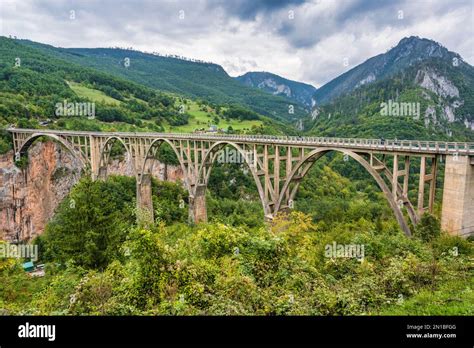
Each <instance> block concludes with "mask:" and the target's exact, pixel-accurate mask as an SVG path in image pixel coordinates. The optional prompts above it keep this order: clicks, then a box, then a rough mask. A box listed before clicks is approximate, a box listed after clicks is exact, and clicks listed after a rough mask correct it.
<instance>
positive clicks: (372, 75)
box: [305, 37, 474, 141]
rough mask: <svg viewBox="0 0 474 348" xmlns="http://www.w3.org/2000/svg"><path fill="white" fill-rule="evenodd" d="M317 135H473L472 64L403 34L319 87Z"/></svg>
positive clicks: (313, 120) (312, 123)
mask: <svg viewBox="0 0 474 348" xmlns="http://www.w3.org/2000/svg"><path fill="white" fill-rule="evenodd" d="M315 98H316V102H317V105H316V107H315V108H314V110H313V112H312V115H311V117H310V118H308V119H307V120H306V122H305V129H306V130H308V129H310V130H311V131H310V132H311V133H313V134H323V135H328V136H336V135H337V136H354V137H381V136H384V137H390V138H398V139H402V138H403V139H407V138H408V139H414V138H420V139H421V138H423V139H439V140H440V139H447V140H448V139H450V140H453V139H457V140H462V141H465V140H467V141H472V140H473V139H474V132H473V131H474V68H473V67H472V66H470V65H469V64H468V63H466V62H464V61H463V60H462V58H461V57H460V56H459V55H458V54H456V53H453V52H450V51H448V50H447V49H446V48H444V47H442V46H441V45H439V44H438V43H436V42H434V41H431V40H427V39H419V38H417V37H410V38H405V39H403V40H401V41H400V43H399V44H398V45H397V46H396V47H395V48H393V49H391V50H390V51H389V52H387V53H386V54H382V55H379V56H376V57H373V58H371V59H369V60H367V61H366V62H365V63H363V64H361V65H359V66H357V67H355V68H354V69H352V70H350V71H348V72H347V73H345V74H343V75H341V76H339V77H337V78H336V79H334V80H332V81H331V82H329V83H327V84H326V85H324V86H323V87H321V88H320V89H318V90H317V91H316V94H315Z"/></svg>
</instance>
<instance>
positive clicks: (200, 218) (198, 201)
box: [189, 185, 207, 223]
mask: <svg viewBox="0 0 474 348" xmlns="http://www.w3.org/2000/svg"><path fill="white" fill-rule="evenodd" d="M189 222H191V223H199V222H207V207H206V185H198V186H197V187H196V190H195V192H194V196H193V195H190V196H189Z"/></svg>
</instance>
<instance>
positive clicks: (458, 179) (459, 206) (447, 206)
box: [441, 156, 474, 237]
mask: <svg viewBox="0 0 474 348" xmlns="http://www.w3.org/2000/svg"><path fill="white" fill-rule="evenodd" d="M441 227H442V228H443V229H444V230H446V231H448V232H449V233H450V234H452V235H462V236H463V237H468V236H469V235H471V234H474V162H473V159H471V158H469V156H446V169H445V178H444V190H443V208H442V214H441Z"/></svg>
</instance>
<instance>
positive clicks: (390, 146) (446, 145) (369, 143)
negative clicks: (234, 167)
mask: <svg viewBox="0 0 474 348" xmlns="http://www.w3.org/2000/svg"><path fill="white" fill-rule="evenodd" d="M8 130H9V131H10V132H19V133H45V134H48V133H50V134H69V135H83V136H87V135H96V136H101V135H102V136H104V135H106V136H112V135H114V136H145V137H163V138H175V139H196V140H216V139H218V140H233V141H243V142H245V141H247V142H254V141H255V142H258V143H267V142H268V143H272V142H278V143H283V144H301V145H320V146H338V147H349V148H364V149H374V150H387V151H396V150H402V151H415V152H432V153H445V154H455V153H459V154H469V155H471V154H472V155H474V143H466V142H444V141H424V140H423V141H422V140H396V139H388V140H382V139H359V138H340V137H336V138H331V137H311V136H310V137H301V136H281V135H261V134H252V135H240V134H217V133H216V134H209V133H204V134H201V133H198V134H197V133H191V134H186V133H140V132H138V133H110V132H104V133H101V132H84V131H60V130H44V129H17V128H9V129H8Z"/></svg>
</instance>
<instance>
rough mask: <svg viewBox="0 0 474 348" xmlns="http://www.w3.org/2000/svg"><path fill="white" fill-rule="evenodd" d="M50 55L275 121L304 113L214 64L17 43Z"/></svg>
mask: <svg viewBox="0 0 474 348" xmlns="http://www.w3.org/2000/svg"><path fill="white" fill-rule="evenodd" d="M17 42H19V43H20V44H22V45H25V46H30V47H34V48H35V49H38V50H41V51H42V52H43V53H45V54H48V55H50V56H53V57H56V58H61V59H63V60H66V61H69V62H74V63H76V64H79V65H82V66H85V67H89V68H94V69H96V70H100V71H103V72H106V73H109V74H112V75H114V76H116V77H121V78H123V79H127V80H129V81H133V82H136V83H139V84H141V85H144V86H148V87H152V88H156V89H159V90H162V91H166V92H172V93H176V94H180V95H184V96H187V97H190V98H199V99H204V100H207V101H209V102H212V103H216V104H238V105H244V106H246V107H248V108H251V109H252V110H254V111H255V112H258V113H260V114H262V115H266V116H269V117H272V118H275V119H280V120H286V119H292V118H301V117H302V116H305V115H306V114H307V112H306V111H305V110H304V107H303V105H300V104H296V105H294V113H289V112H288V110H289V105H288V100H287V99H286V98H283V97H280V96H273V95H269V94H268V93H265V92H263V91H260V90H259V89H258V88H251V87H247V86H244V85H242V84H241V83H239V82H238V81H236V80H235V79H233V78H232V77H230V76H229V75H228V74H227V73H226V72H225V71H224V69H223V68H222V67H221V66H220V65H217V64H214V63H207V62H198V61H190V60H185V59H181V58H178V57H170V56H161V55H157V54H149V53H143V52H140V51H134V50H131V49H121V48H56V47H53V46H49V45H44V44H40V43H37V42H32V41H29V40H18V41H17Z"/></svg>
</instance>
